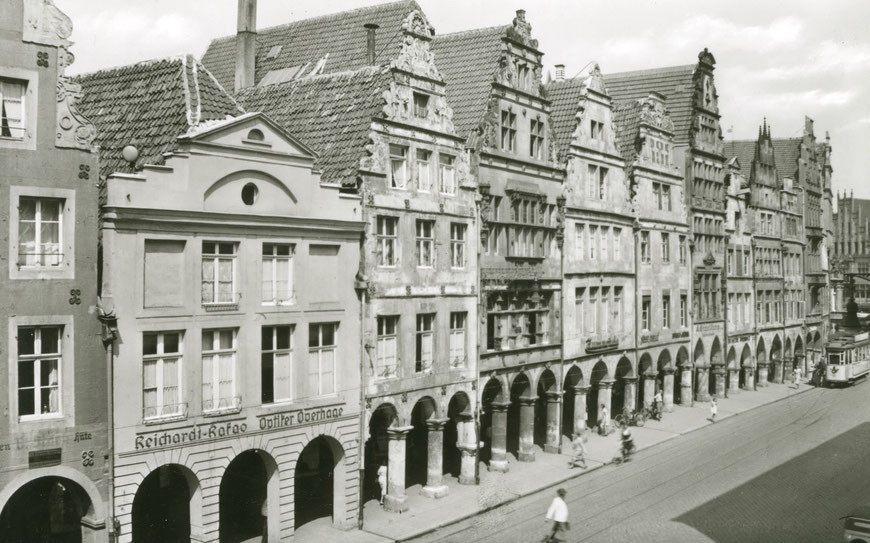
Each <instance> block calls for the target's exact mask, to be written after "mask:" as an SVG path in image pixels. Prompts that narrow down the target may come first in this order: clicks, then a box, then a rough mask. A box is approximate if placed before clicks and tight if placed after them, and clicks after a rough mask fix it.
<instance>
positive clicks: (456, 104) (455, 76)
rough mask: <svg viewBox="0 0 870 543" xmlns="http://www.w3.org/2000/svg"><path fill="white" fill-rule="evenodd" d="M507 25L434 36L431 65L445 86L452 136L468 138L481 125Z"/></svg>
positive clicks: (508, 26)
mask: <svg viewBox="0 0 870 543" xmlns="http://www.w3.org/2000/svg"><path fill="white" fill-rule="evenodd" d="M509 28H511V26H510V25H505V26H494V27H490V28H481V29H476V30H467V31H464V32H456V33H453V34H444V35H441V36H436V38H435V40H434V41H433V43H432V51H433V52H434V53H435V64H436V65H437V66H438V71H440V72H441V77H442V78H443V79H444V82H445V83H446V84H447V102H448V104H450V107H451V108H452V109H453V125H454V126H455V127H456V134H458V135H459V136H462V137H465V138H468V137H469V136H471V133H472V131H473V130H475V129H476V128H478V127H479V126H480V124H481V122H482V121H483V117H484V115H485V114H486V111H487V107H488V105H489V96H490V93H491V92H492V82H493V80H494V78H495V70H496V68H498V60H499V56H500V55H501V51H502V47H503V43H502V38H504V37H505V36H506V35H507V31H508V29H509Z"/></svg>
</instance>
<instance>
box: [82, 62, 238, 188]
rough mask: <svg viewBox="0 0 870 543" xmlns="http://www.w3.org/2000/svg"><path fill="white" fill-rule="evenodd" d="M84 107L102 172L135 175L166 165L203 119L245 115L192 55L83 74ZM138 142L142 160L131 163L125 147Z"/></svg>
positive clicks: (103, 175) (102, 173)
mask: <svg viewBox="0 0 870 543" xmlns="http://www.w3.org/2000/svg"><path fill="white" fill-rule="evenodd" d="M74 82H75V83H77V84H79V85H81V86H82V97H81V99H80V100H79V102H78V108H79V110H80V111H81V112H82V113H83V114H84V115H85V116H86V117H87V118H88V119H90V120H91V121H92V122H93V124H94V126H95V127H96V129H97V137H96V140H95V142H96V144H97V145H99V147H100V174H101V176H102V177H106V176H108V175H110V174H112V173H115V172H121V173H132V172H134V171H136V170H139V169H141V168H142V167H143V166H144V165H145V164H163V162H164V157H163V154H164V153H169V152H172V151H174V150H175V149H177V147H178V143H177V141H176V140H177V138H178V137H179V136H182V135H184V134H185V133H187V131H188V130H189V129H190V128H191V127H193V126H196V125H197V124H199V123H200V122H204V121H209V120H217V119H224V118H226V117H227V116H228V115H230V116H235V115H239V114H242V113H244V111H243V110H242V109H241V107H239V105H238V103H236V101H235V100H234V99H233V98H232V96H230V95H229V94H228V93H227V92H226V91H225V90H224V89H223V87H221V85H220V84H219V83H218V82H217V80H215V78H214V77H213V76H212V75H211V74H210V73H209V72H208V70H206V69H205V68H204V67H203V66H202V65H201V64H200V63H199V62H197V61H196V59H195V58H194V57H193V56H192V55H187V56H180V57H173V58H165V59H157V60H149V61H145V62H139V63H137V64H131V65H129V66H121V67H118V68H109V69H106V70H100V71H97V72H92V73H88V74H83V75H79V76H77V77H75V78H74ZM127 145H132V146H134V147H136V149H137V150H138V151H139V158H138V159H137V160H136V162H135V163H134V164H130V163H129V162H127V161H126V160H124V159H123V157H122V156H121V150H122V149H123V148H124V147H125V146H127Z"/></svg>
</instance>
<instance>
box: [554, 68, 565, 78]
mask: <svg viewBox="0 0 870 543" xmlns="http://www.w3.org/2000/svg"><path fill="white" fill-rule="evenodd" d="M564 80H565V65H564V64H556V81H564Z"/></svg>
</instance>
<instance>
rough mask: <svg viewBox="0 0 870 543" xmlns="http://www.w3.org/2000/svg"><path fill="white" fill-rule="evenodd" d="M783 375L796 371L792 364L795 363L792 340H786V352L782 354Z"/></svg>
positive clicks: (788, 338)
mask: <svg viewBox="0 0 870 543" xmlns="http://www.w3.org/2000/svg"><path fill="white" fill-rule="evenodd" d="M782 362H783V374H784V373H785V372H787V371H791V370H792V369H794V368H793V367H791V366H790V364H793V363H794V351H793V350H792V344H791V338H790V337H787V338H785V350H784V351H783V354H782Z"/></svg>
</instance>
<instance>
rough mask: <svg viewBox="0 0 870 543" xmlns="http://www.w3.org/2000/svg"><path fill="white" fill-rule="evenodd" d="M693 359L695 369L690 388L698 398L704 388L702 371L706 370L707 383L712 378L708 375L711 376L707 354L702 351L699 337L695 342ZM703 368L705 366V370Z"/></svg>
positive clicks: (702, 345)
mask: <svg viewBox="0 0 870 543" xmlns="http://www.w3.org/2000/svg"><path fill="white" fill-rule="evenodd" d="M693 360H694V362H695V364H694V367H695V371H694V372H693V373H694V379H693V383H694V384H693V387H692V388H693V389H694V390H695V397H696V398H698V397H700V396H701V395H702V394H703V393H704V388H706V387H705V383H703V382H702V381H701V374H702V372H704V371H706V372H707V383H708V384H709V383H710V381H711V380H712V379H710V377H712V376H711V375H710V367H709V365H708V364H707V354H706V352H705V351H704V342H703V341H701V340H700V339H699V340H698V343H696V344H695V353H694V357H693ZM703 368H707V369H706V370H705V369H703ZM707 386H709V385H707Z"/></svg>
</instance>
